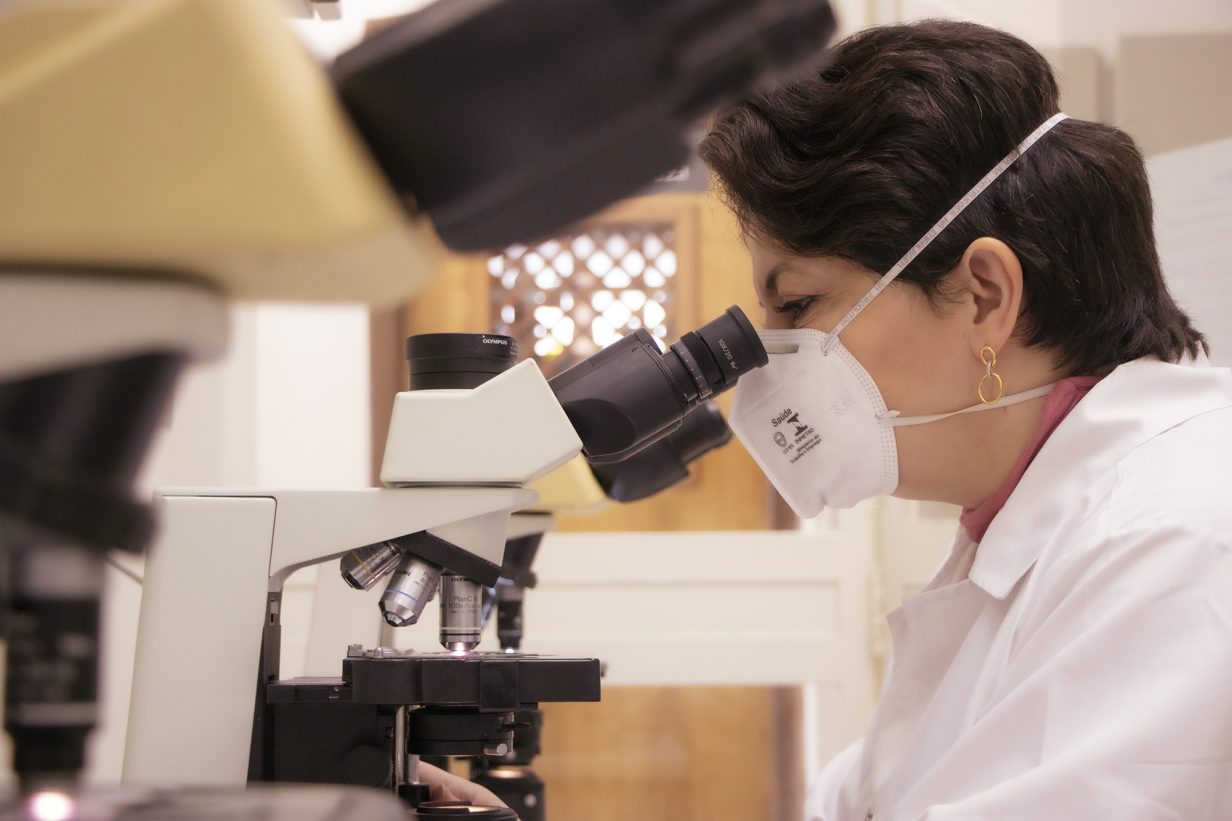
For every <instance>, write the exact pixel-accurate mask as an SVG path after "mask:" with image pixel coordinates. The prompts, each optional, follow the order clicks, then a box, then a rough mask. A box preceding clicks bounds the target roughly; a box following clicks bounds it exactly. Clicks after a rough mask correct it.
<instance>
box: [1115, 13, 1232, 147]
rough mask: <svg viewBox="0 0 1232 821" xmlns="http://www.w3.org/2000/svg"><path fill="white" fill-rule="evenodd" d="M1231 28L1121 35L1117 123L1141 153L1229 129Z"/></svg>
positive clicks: (1210, 137) (1222, 133)
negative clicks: (1142, 35) (1216, 30)
mask: <svg viewBox="0 0 1232 821" xmlns="http://www.w3.org/2000/svg"><path fill="white" fill-rule="evenodd" d="M1229 77H1232V32H1229V33H1217V34H1185V35H1170V36H1166V37H1126V38H1124V39H1123V40H1121V43H1120V48H1119V52H1118V59H1117V71H1116V80H1115V106H1116V107H1115V111H1116V124H1117V126H1119V127H1120V128H1123V129H1125V130H1126V131H1128V132H1129V133H1130V134H1132V135H1133V137H1134V139H1135V140H1137V141H1138V145H1139V146H1140V147H1141V148H1142V151H1143V153H1144V154H1147V155H1151V154H1159V153H1162V152H1164V151H1174V150H1176V149H1178V148H1185V147H1187V146H1191V145H1198V144H1200V143H1205V142H1210V141H1212V140H1218V139H1220V138H1223V137H1227V136H1230V135H1232V94H1229V93H1228V78H1229Z"/></svg>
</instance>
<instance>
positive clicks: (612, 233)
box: [488, 222, 682, 377]
mask: <svg viewBox="0 0 1232 821" xmlns="http://www.w3.org/2000/svg"><path fill="white" fill-rule="evenodd" d="M488 273H489V274H490V275H491V276H492V291H491V293H492V298H491V313H492V327H493V328H494V329H495V330H496V331H497V332H498V333H503V334H508V335H509V336H513V337H515V338H516V339H517V340H518V343H519V346H520V347H521V349H522V350H523V351H524V352H525V353H528V354H529V353H532V352H533V354H534V356H535V358H536V359H538V360H539V365H540V368H542V370H543V372H544V373H545V374H546V375H547V376H549V377H551V376H554V375H555V374H557V373H560V372H561V371H563V370H565V369H566V368H568V367H569V366H571V365H573V364H576V363H577V362H579V361H581V360H583V359H585V358H586V357H588V356H590V355H591V354H593V353H595V352H596V351H598V350H600V349H601V348H604V347H606V346H607V345H610V344H611V343H613V342H615V341H616V340H617V339H619V338H620V337H622V336H624V335H625V334H626V333H629V332H630V331H634V330H637V329H639V328H645V329H647V330H648V331H649V332H650V333H651V334H653V335H654V337H655V338H656V339H657V340H659V342H660V343H661V344H663V345H666V344H667V343H669V342H670V341H672V339H674V338H675V337H676V336H677V335H678V334H679V332H680V330H682V329H679V328H677V327H676V325H675V319H676V317H677V312H676V311H675V307H676V303H677V302H678V300H677V299H676V282H677V281H678V280H677V276H676V273H677V256H676V231H675V226H674V225H673V224H672V223H670V222H607V223H604V224H601V225H593V226H588V227H583V228H581V229H579V230H577V231H574V232H572V233H569V234H565V235H563V236H559V237H554V238H552V239H548V240H545V241H543V242H540V243H538V244H537V245H531V246H526V245H514V246H511V247H509V248H506V249H505V250H504V251H503V252H502V253H499V254H496V255H493V256H491V257H489V258H488Z"/></svg>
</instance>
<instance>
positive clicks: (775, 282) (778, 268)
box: [762, 262, 790, 297]
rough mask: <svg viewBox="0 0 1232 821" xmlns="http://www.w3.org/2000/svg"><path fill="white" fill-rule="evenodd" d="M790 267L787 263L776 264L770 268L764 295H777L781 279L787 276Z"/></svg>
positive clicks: (763, 288)
mask: <svg viewBox="0 0 1232 821" xmlns="http://www.w3.org/2000/svg"><path fill="white" fill-rule="evenodd" d="M789 267H790V266H789V265H788V264H787V263H786V262H776V263H775V264H774V265H773V266H771V268H770V272H769V273H767V274H766V284H765V285H764V286H763V287H762V294H763V295H764V296H767V297H768V296H770V295H772V294H777V293H778V290H779V277H780V276H781V275H783V274H785V273H786V272H787V270H788V268H789Z"/></svg>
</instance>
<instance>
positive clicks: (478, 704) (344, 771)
mask: <svg viewBox="0 0 1232 821" xmlns="http://www.w3.org/2000/svg"><path fill="white" fill-rule="evenodd" d="M409 347H410V354H411V362H412V366H411V367H412V378H411V389H410V390H409V391H406V392H404V393H400V394H398V395H397V397H396V398H395V400H394V407H393V414H392V417H391V424H390V431H389V436H388V439H387V442H386V449H385V457H384V461H383V465H382V470H381V480H382V482H383V483H384V485H385V487H383V488H372V489H364V490H347V491H243V492H236V491H227V490H210V491H205V490H184V491H171V492H167V493H164V494H162V495H161V496H160V499H159V515H160V518H161V520H162V522H163V535H162V537H161V539H160V541H159V543H158V544H157V546H156V548H155V550H153V551H152V553H151V556H150V559H149V561H148V562H147V566H146V577H145V578H146V587H147V591H148V592H147V594H146V596H145V597H144V598H143V600H142V612H141V630H140V634H139V637H138V646H137V660H136V665H135V674H134V683H133V699H132V705H133V706H132V715H131V716H130V720H129V736H128V745H127V749H126V755H125V778H126V779H131V780H133V781H135V782H139V783H160V782H166V781H168V780H172V779H175V778H177V777H178V778H179V779H180V780H181V781H183V780H185V779H188V780H190V781H191V782H195V783H230V784H243V783H245V782H246V781H247V782H258V781H273V782H287V781H290V782H313V783H335V784H351V785H365V786H372V787H380V788H385V789H388V790H391V791H392V792H394V793H396V794H397V795H398V796H399V797H401V798H402V799H403V800H404V801H405V802H406V803H407V804H408V805H410V806H411V807H414V808H416V812H417V813H418V816H417V817H420V818H435V817H438V816H445V815H448V814H450V813H451V812H454V813H456V812H458V811H467V810H460V809H459V808H458V807H456V806H454V807H443V806H437V805H434V804H433V802H430V801H428V800H427V799H428V794H427V788H426V785H424V784H421V783H419V782H418V777H417V773H418V761H419V757H420V756H465V757H485V758H493V759H502V758H507V757H509V756H510V755H511V754H512V753H514V752H515V741H514V738H515V731H516V730H517V729H519V725H520V724H526V723H527V717H528V716H531V715H533V713H531V712H528V711H533V710H534V709H535V708H536V707H537V705H538V704H540V703H542V702H550V701H597V700H598V698H599V677H600V669H599V662H598V661H597V660H595V659H568V658H551V657H541V656H536V655H526V654H521V653H517V652H495V653H477V652H473V651H474V649H475V647H476V645H477V644H478V643H479V640H480V634H481V632H482V629H483V614H482V609H483V591H484V588H485V587H486V588H493V587H498V585H499V584H500V579H501V576H502V572H503V568H504V567H505V566H506V565H507V564H508V558H509V555H508V550H507V546H506V536H507V534H508V532H509V527H510V515H511V514H512V513H513V512H514V511H516V510H521V509H527V508H532V507H533V506H534V504H535V501H536V494H535V493H534V492H532V491H528V490H526V489H524V488H525V485H527V484H528V483H530V482H532V481H534V480H535V479H537V478H539V477H541V476H543V475H545V474H546V473H548V472H549V471H551V470H553V469H555V468H557V467H559V466H560V465H562V464H564V463H565V462H567V461H569V460H570V459H572V458H573V457H574V456H575V455H577V454H578V453H579V452H583V453H584V454H585V457H586V459H587V460H588V461H589V462H591V463H594V464H597V465H616V464H619V463H621V462H623V461H626V460H628V459H630V458H631V457H635V456H636V454H638V453H639V452H641V451H642V450H643V449H645V448H647V447H653V446H654V444H655V443H660V442H664V440H665V439H666V438H667V437H669V436H670V435H671V434H673V433H675V432H676V431H678V430H679V429H680V428H681V427H682V425H683V423H684V421H685V420H686V419H687V418H688V416H689V414H690V412H692V411H695V409H697V408H698V407H699V406H700V405H702V404H703V403H705V402H706V401H707V400H709V399H710V398H711V397H713V396H716V395H718V394H719V393H722V392H723V391H726V390H728V389H730V388H731V387H733V386H734V385H735V384H736V382H737V380H738V379H739V378H740V377H741V376H742V375H744V374H745V373H748V372H749V371H751V370H753V369H755V368H758V367H761V366H762V365H764V364H766V362H767V356H766V352H765V349H764V348H763V347H762V345H761V341H760V339H759V338H758V335H757V332H756V330H755V329H754V328H753V326H752V325H751V324H750V323H749V321H748V319H747V318H746V317H745V316H744V314H743V312H741V311H740V309H739V308H736V307H732V308H729V309H728V310H727V312H726V313H724V314H723V315H722V316H720V317H718V318H717V319H715V320H713V321H711V322H709V323H707V324H705V325H703V326H702V327H701V328H699V329H697V330H696V331H691V332H689V333H686V334H685V335H684V336H683V337H682V338H681V339H680V340H679V341H677V342H675V343H673V344H672V345H671V346H670V347H669V348H668V349H667V350H666V351H662V350H660V348H659V346H658V343H657V342H656V341H655V339H654V337H652V336H651V335H650V334H649V333H648V332H646V331H645V330H639V331H636V332H634V333H633V334H630V335H629V336H626V337H624V338H623V339H621V340H620V341H618V342H616V343H614V344H613V345H611V346H609V347H608V348H605V349H604V350H602V351H600V352H599V353H597V354H595V355H594V356H592V357H591V358H590V359H587V360H585V361H583V362H581V363H579V364H578V365H576V366H574V367H573V368H571V369H569V370H567V371H565V372H564V373H562V374H560V375H558V376H556V377H554V378H553V379H551V380H547V379H545V378H544V377H543V375H542V374H541V373H540V371H539V369H538V366H537V365H536V364H535V362H533V361H532V360H525V361H522V362H520V363H518V364H513V363H514V362H515V361H516V358H517V346H516V340H514V339H512V338H510V337H504V336H495V335H488V334H432V335H426V336H420V337H412V338H411V339H410V340H409ZM724 427H725V426H724ZM521 558H523V559H525V554H521ZM331 560H339V561H340V562H341V570H342V576H343V578H344V579H345V580H346V582H347V583H348V584H350V585H351V586H353V587H356V588H359V589H369V588H372V587H373V586H375V585H376V584H377V583H378V582H379V581H381V580H382V579H387V581H386V586H385V589H384V592H383V593H382V595H381V598H380V602H379V607H380V611H381V614H382V616H383V617H384V619H385V621H386V623H387V624H389V625H390V626H391V627H395V628H404V627H407V626H409V625H413V624H415V623H416V622H417V621H418V620H419V617H420V615H421V614H422V613H423V611H424V608H425V607H427V606H428V604H429V603H430V602H431V601H432V600H433V599H434V598H437V597H439V600H440V612H441V623H440V637H439V638H440V643H441V645H443V647H444V652H412V651H399V650H393V649H390V648H383V647H373V648H365V647H363V646H359V645H356V646H352V647H351V648H350V650H349V651H348V653H347V657H346V658H345V659H341V660H340V663H341V667H342V670H341V676H340V677H339V678H336V679H321V678H300V679H289V680H283V679H280V678H279V675H278V649H279V647H278V637H279V631H280V627H281V624H280V600H281V593H282V587H283V583H284V582H285V580H286V578H287V577H288V576H289V575H290V574H291V573H292V572H293V571H294V570H296V569H298V568H300V567H305V566H308V565H310V564H316V563H320V562H326V561H331ZM527 569H528V568H527ZM511 574H512V571H511ZM510 649H512V648H510ZM254 694H255V699H254ZM254 701H255V703H254ZM186 704H189V705H192V709H191V710H190V711H186V710H185V705H186ZM519 717H521V718H522V720H521V721H519ZM168 727H175V732H168V731H167V728H168ZM489 809H491V810H492V812H494V813H499V812H500V810H499V808H489ZM469 812H472V813H477V812H487V809H484V810H480V809H472V810H469ZM493 817H494V818H495V817H498V816H496V815H493Z"/></svg>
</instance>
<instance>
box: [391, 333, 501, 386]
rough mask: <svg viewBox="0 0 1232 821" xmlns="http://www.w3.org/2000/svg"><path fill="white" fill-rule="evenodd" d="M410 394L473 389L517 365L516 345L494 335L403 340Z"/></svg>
mask: <svg viewBox="0 0 1232 821" xmlns="http://www.w3.org/2000/svg"><path fill="white" fill-rule="evenodd" d="M406 359H407V362H408V363H409V364H410V369H411V390H413V391H425V390H442V389H450V388H452V389H459V388H477V387H479V386H480V385H482V384H483V383H484V382H487V381H488V380H489V379H491V378H492V377H494V376H496V375H497V374H498V373H502V372H504V371H507V370H509V368H511V367H513V365H515V364H516V363H517V361H518V341H517V340H516V339H514V338H513V337H511V336H500V335H498V334H416V335H415V336H412V337H408V338H407V340H406Z"/></svg>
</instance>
